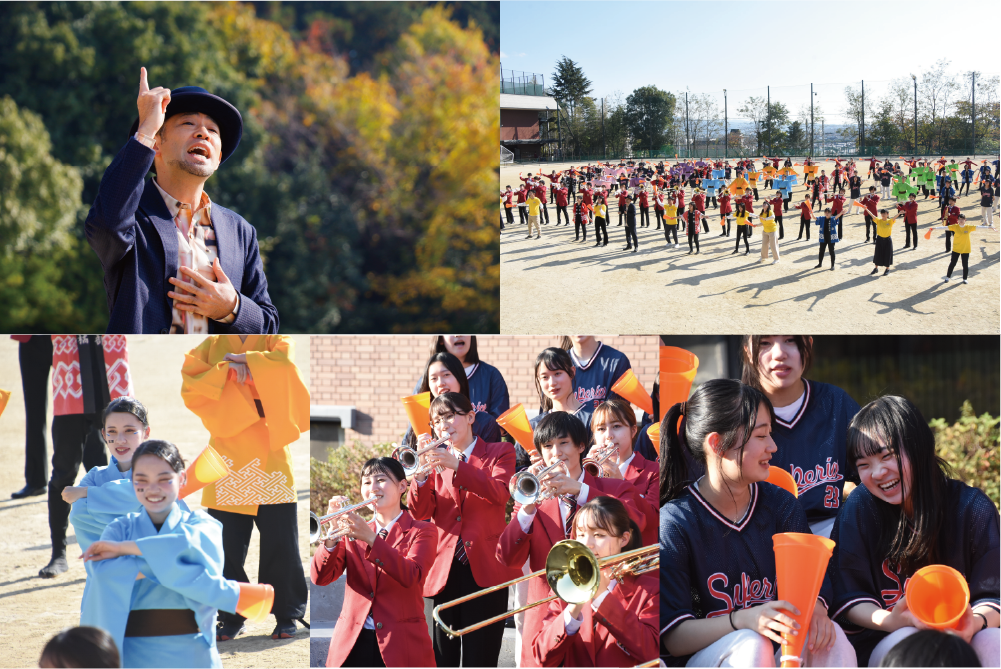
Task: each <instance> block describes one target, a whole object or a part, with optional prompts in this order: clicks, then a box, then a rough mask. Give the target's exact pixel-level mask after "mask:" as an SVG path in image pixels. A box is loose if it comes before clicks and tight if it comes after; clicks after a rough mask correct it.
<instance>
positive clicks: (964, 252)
mask: <svg viewBox="0 0 1001 669" xmlns="http://www.w3.org/2000/svg"><path fill="white" fill-rule="evenodd" d="M897 216H900V214H897ZM894 218H896V216H895V217H894ZM942 227H945V228H946V229H947V230H948V231H949V232H951V233H953V235H955V237H954V238H953V240H952V259H951V260H950V261H949V271H947V272H946V273H945V276H944V277H942V278H943V279H944V280H945V282H946V283H948V282H949V281H951V280H952V270H954V269H955V268H956V261H957V260H960V259H962V261H963V283H969V282H970V279H969V273H970V249H971V248H972V246H971V244H970V234H971V233H972V232H973V231H974V230H976V229H977V228H990V229H991V230H993V229H994V226H993V225H967V224H966V214H960V215H959V223H958V224H957V225H947V226H941V225H938V226H932V227H931V228H929V232H930V231H932V230H934V229H935V228H942Z"/></svg>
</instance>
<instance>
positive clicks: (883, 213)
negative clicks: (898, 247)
mask: <svg viewBox="0 0 1001 669" xmlns="http://www.w3.org/2000/svg"><path fill="white" fill-rule="evenodd" d="M888 213H889V212H888V211H887V210H886V209H880V210H879V218H877V219H876V221H875V223H876V250H875V252H874V253H873V256H872V264H873V265H875V267H874V268H873V270H872V271H871V272H869V276H872V275H873V274H875V273H876V272H878V271H879V268H880V267H885V268H886V269H885V270H884V271H883V276H886V275H887V274H889V273H890V265H892V264H893V240H892V239H890V232H892V230H893V223H894V222H895V221H896V220H897V217H896V216H894V217H893V218H887V214H888Z"/></svg>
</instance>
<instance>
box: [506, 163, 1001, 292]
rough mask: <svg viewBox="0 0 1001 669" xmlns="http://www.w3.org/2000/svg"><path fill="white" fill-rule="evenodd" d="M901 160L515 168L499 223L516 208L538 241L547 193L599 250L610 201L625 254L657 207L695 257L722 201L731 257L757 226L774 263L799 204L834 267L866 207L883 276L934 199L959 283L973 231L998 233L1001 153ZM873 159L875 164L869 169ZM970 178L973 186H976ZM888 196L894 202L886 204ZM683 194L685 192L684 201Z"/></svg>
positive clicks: (509, 222)
mask: <svg viewBox="0 0 1001 669" xmlns="http://www.w3.org/2000/svg"><path fill="white" fill-rule="evenodd" d="M902 162H903V167H902V166H901V162H894V161H891V160H890V159H889V158H887V159H886V160H885V161H880V160H878V159H877V158H876V157H875V156H873V157H872V158H870V159H869V160H868V161H861V163H857V162H856V161H855V160H853V159H847V160H842V159H841V158H835V159H834V168H833V170H832V173H831V175H829V176H828V175H827V173H826V170H823V169H818V165H817V164H816V161H815V160H813V159H811V158H806V159H804V160H803V162H802V164H799V163H793V161H792V159H791V158H784V159H782V158H764V159H763V161H762V164H761V166H760V167H759V166H758V163H757V161H755V160H754V159H751V158H743V159H739V160H735V161H733V162H732V163H731V161H729V160H712V161H702V160H698V161H695V160H681V161H676V162H675V163H674V164H672V163H671V161H666V162H665V161H659V162H657V163H656V164H653V163H647V162H642V161H641V162H635V161H628V162H627V161H624V160H622V161H619V163H618V164H615V165H613V164H612V163H598V164H588V165H581V166H578V167H574V166H573V165H571V166H569V167H568V168H567V169H566V170H562V171H555V170H552V171H551V172H550V173H548V174H544V173H537V174H532V173H529V174H528V175H527V176H522V174H519V176H518V179H519V181H521V182H522V183H521V184H520V185H519V186H518V188H517V189H514V188H512V186H511V185H507V186H505V190H504V191H503V192H502V193H501V212H502V213H501V229H502V230H512V231H513V230H514V227H513V226H514V211H515V209H517V211H518V219H519V224H524V225H527V226H528V234H527V236H526V239H532V238H534V239H541V237H542V226H544V225H549V224H550V222H551V219H550V214H549V208H548V206H547V199H548V203H549V204H552V205H555V208H556V216H555V226H559V225H565V226H569V225H570V222H571V218H572V219H573V224H574V240H573V241H574V242H575V243H576V242H580V243H587V242H588V237H587V231H588V227H589V226H590V225H591V224H593V225H594V235H593V238H594V244H593V246H595V247H605V246H607V245H608V242H609V237H608V227H609V226H610V225H611V218H612V216H613V213H612V212H613V209H612V207H613V206H615V208H616V210H617V211H618V222H617V223H616V225H615V227H623V228H624V230H623V233H624V241H625V246H624V247H622V250H623V251H629V252H632V253H635V252H637V251H638V249H639V240H638V237H637V234H636V231H637V228H646V227H650V226H651V219H650V208H651V206H652V208H653V210H654V220H655V221H656V229H657V230H660V229H661V228H662V227H663V230H664V241H665V244H666V246H667V248H669V249H676V248H679V247H680V246H681V244H680V243H679V241H678V230H679V227H680V229H681V231H682V232H683V233H684V234H685V235H686V236H687V238H688V239H687V241H688V254H689V255H697V254H699V253H700V252H701V249H700V245H699V236H700V235H702V234H708V233H709V232H710V218H712V216H713V215H712V214H711V213H710V211H709V210H710V209H715V210H716V211H717V212H718V215H719V224H720V227H721V230H720V233H719V236H721V237H727V236H730V235H731V234H732V232H733V223H734V221H736V224H737V226H736V240H735V241H736V243H735V247H734V250H733V251H732V253H731V255H734V254H738V253H740V246H741V240H743V242H744V255H747V254H749V253H750V250H751V249H750V244H749V239H750V237H751V231H752V229H753V228H754V227H758V225H759V224H760V226H761V228H762V238H761V256H760V259H759V262H762V263H763V262H765V261H766V260H767V259H768V257H769V255H770V256H771V258H772V263H773V264H774V263H778V262H779V261H780V256H781V252H780V246H781V245H780V244H779V242H780V240H782V239H784V237H785V228H784V220H783V218H784V215H785V214H788V212H789V211H790V209H793V210H796V211H798V214H799V229H798V233H797V237H796V241H801V240H803V239H804V237H805V239H806V241H807V242H809V241H810V232H811V230H812V229H813V228H815V227H816V229H817V239H818V242H819V244H820V252H819V257H818V263H817V266H816V268H820V267H821V266H822V265H823V262H824V258H825V255H826V254H829V255H830V258H831V264H830V269H831V270H834V269H835V268H836V264H835V260H836V255H835V253H836V252H835V248H836V245H837V244H838V243H839V242H843V241H845V240H846V237H845V234H844V217H845V216H853V215H855V214H856V213H860V214H861V215H862V217H863V219H864V223H865V232H866V236H865V241H866V242H870V240H871V241H872V243H873V244H874V245H875V247H874V250H873V265H874V269H873V271H872V274H877V273H878V272H879V269H880V268H883V274H884V275H885V274H888V273H889V271H890V267H891V266H892V264H893V250H894V248H893V241H892V231H893V224H894V222H895V221H896V220H897V219H898V218H901V217H902V218H903V219H904V228H905V244H904V246H903V248H904V249H908V248H914V249H917V245H918V227H917V216H918V209H919V206H920V202H924V201H927V200H929V199H931V201H932V209H933V210H937V216H936V220H937V221H939V222H940V225H936V226H933V229H943V230H945V238H944V241H945V251H946V253H950V254H951V258H950V265H949V270H948V272H947V274H946V276H945V277H944V279H945V280H946V281H949V280H950V279H951V276H952V271H953V269H954V268H955V265H956V263H957V261H958V260H962V263H963V282H964V283H967V282H968V280H969V276H968V261H969V254H970V251H971V243H970V234H971V233H972V232H973V230H974V229H976V228H978V227H981V228H992V229H993V227H994V214H995V212H996V211H997V210H998V205H999V202H1001V198H999V186H1001V179H999V178H998V176H999V175H998V169H999V161H998V160H995V161H993V163H992V164H988V161H987V160H983V161H981V164H980V165H977V164H976V162H975V161H973V160H971V159H969V158H967V159H965V160H963V161H960V162H958V163H952V162H950V161H948V160H946V159H945V158H941V159H938V160H930V159H916V158H912V159H910V160H904V159H902ZM866 163H868V169H867V170H865V173H864V175H863V170H864V169H865V165H866ZM904 168H906V169H907V171H906V172H905V171H904ZM792 174H795V175H796V176H797V181H798V177H800V176H803V177H804V181H803V183H802V184H799V183H797V184H795V185H787V182H785V181H783V182H780V183H779V185H778V186H776V179H781V178H782V177H783V176H785V175H792ZM870 179H871V180H872V181H873V184H872V185H870V186H868V188H866V192H865V193H863V188H865V186H864V184H865V182H866V181H868V180H870ZM912 180H913V181H914V184H912V183H911V182H912ZM897 182H899V184H897ZM759 186H760V188H761V190H762V191H764V190H766V189H769V188H772V187H775V195H774V196H773V197H769V196H768V194H767V193H760V194H759ZM971 186H975V188H976V189H975V190H974V191H973V192H972V193H971ZM796 188H802V190H801V193H802V201H800V202H798V203H796V204H793V203H792V202H793V199H794V196H793V192H794V190H795V189H796ZM686 189H687V191H686ZM964 190H965V196H966V197H973V198H977V199H978V201H979V204H980V216H981V218H982V221H983V224H982V225H979V226H975V225H972V224H970V223H968V222H967V220H966V215H965V214H963V213H962V212H961V210H960V208H959V207H958V205H957V202H958V201H959V198H960V197H962V196H963V195H964ZM877 191H878V192H877ZM919 194H920V195H921V196H922V198H921V199H920V200H919ZM893 199H896V204H895V205H894V206H892V207H891V206H888V203H889V202H891V201H892V200H893ZM686 200H689V202H688V204H687V206H686ZM758 202H760V203H761V207H762V212H761V213H760V214H757V213H756V212H755V206H756V203H758ZM881 202H882V205H881V204H880V203H881ZM821 207H822V208H821ZM891 212H892V215H891ZM755 221H758V222H755ZM953 239H955V248H953V246H954V245H953Z"/></svg>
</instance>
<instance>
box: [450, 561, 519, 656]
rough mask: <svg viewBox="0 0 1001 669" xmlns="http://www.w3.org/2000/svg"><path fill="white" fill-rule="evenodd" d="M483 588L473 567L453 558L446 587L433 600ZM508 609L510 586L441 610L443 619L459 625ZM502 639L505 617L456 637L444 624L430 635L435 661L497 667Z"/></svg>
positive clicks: (483, 618) (460, 595)
mask: <svg viewBox="0 0 1001 669" xmlns="http://www.w3.org/2000/svg"><path fill="white" fill-rule="evenodd" d="M481 589H482V588H481V587H480V586H479V585H477V584H476V581H475V580H474V579H473V570H472V568H471V567H470V566H469V565H468V564H462V563H461V562H459V561H458V560H456V559H455V558H452V566H451V567H450V568H449V571H448V580H447V581H446V582H445V587H444V588H442V590H441V592H439V593H438V594H437V595H435V596H434V597H432V598H431V603H432V605H433V606H438V605H439V604H444V603H445V602H450V601H452V600H453V599H458V598H459V597H463V596H465V595H468V594H471V593H473V592H476V591H477V590H481ZM506 610H507V589H504V590H498V591H497V592H493V593H490V594H489V595H484V596H482V597H478V598H476V599H474V600H472V601H470V602H467V603H465V604H459V605H458V606H455V607H453V608H450V609H446V610H444V611H442V612H441V619H442V622H444V623H445V624H446V625H448V626H449V627H451V628H452V629H456V628H458V627H467V626H469V625H474V624H476V623H478V622H481V621H483V620H486V619H487V618H491V617H493V616H498V615H500V614H502V613H504V611H506ZM503 639H504V621H500V622H497V623H494V624H493V625H489V626H487V627H484V628H483V629H479V630H476V631H475V632H470V633H469V634H467V635H465V636H461V637H457V638H455V639H449V638H448V635H447V634H445V633H444V632H443V631H442V629H441V627H439V626H438V625H435V626H434V634H433V635H432V637H431V642H432V644H433V645H434V660H435V664H436V665H437V666H439V667H459V666H462V667H496V666H497V658H498V657H500V649H501V642H502V641H503Z"/></svg>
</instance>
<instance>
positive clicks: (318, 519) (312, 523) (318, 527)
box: [309, 495, 378, 544]
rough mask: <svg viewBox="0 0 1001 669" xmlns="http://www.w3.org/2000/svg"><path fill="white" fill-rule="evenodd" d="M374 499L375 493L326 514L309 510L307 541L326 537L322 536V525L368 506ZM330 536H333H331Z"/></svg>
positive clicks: (313, 542) (312, 542) (311, 541)
mask: <svg viewBox="0 0 1001 669" xmlns="http://www.w3.org/2000/svg"><path fill="white" fill-rule="evenodd" d="M376 499H378V498H377V497H376V496H375V495H373V496H371V497H369V498H368V499H366V500H365V501H364V502H358V503H357V504H354V505H352V506H346V507H344V508H343V509H338V510H337V511H334V512H333V513H330V514H327V515H326V516H317V515H316V514H315V513H313V512H312V511H310V512H309V543H311V544H315V543H316V542H317V541H319V540H320V539H323V538H326V537H323V536H322V534H323V526H324V525H326V524H327V523H332V522H334V521H336V520H337V519H338V518H340V517H341V516H343V515H344V514H346V513H351V512H352V511H357V510H358V509H361V508H362V507H365V506H368V505H369V504H371V503H372V502H374V501H375V500H376ZM337 536H341V535H337ZM331 538H335V537H331Z"/></svg>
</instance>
